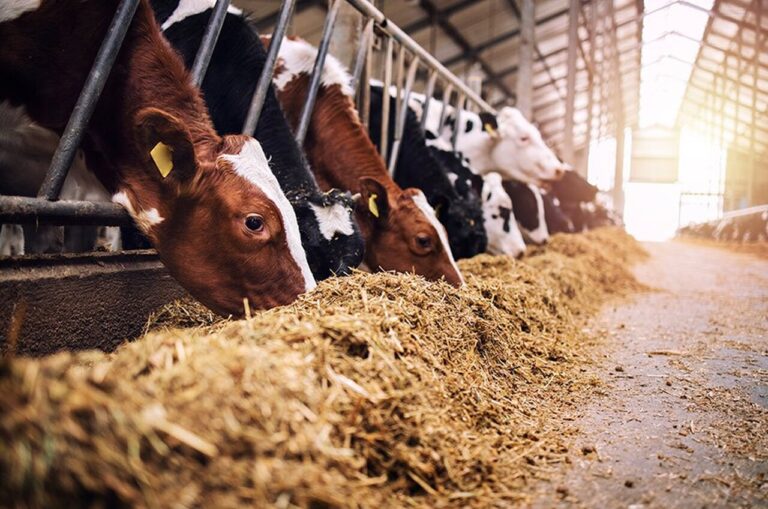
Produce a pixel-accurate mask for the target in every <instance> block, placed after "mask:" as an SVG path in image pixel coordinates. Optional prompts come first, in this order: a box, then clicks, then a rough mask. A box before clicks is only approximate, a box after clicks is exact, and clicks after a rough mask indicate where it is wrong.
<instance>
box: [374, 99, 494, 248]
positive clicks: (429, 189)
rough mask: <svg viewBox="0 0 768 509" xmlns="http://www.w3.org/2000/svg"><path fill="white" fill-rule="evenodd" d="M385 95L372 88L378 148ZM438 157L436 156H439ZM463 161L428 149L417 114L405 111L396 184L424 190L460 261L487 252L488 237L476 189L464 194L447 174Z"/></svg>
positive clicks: (392, 129)
mask: <svg viewBox="0 0 768 509" xmlns="http://www.w3.org/2000/svg"><path fill="white" fill-rule="evenodd" d="M382 99H383V93H382V88H381V87H379V86H375V85H374V86H372V87H371V102H370V122H369V132H370V135H371V138H372V140H373V142H374V143H375V144H376V146H377V148H379V150H380V147H379V146H378V145H379V143H380V141H381V106H382ZM390 100H391V104H390V119H389V136H388V141H389V150H390V153H391V149H392V144H393V138H394V133H395V102H394V97H390ZM436 155H437V157H436ZM454 165H458V166H460V165H461V162H460V161H459V160H458V159H457V158H456V157H455V156H454V155H453V154H450V157H443V155H441V154H435V153H434V152H433V151H432V150H430V148H429V147H427V144H426V140H425V138H424V135H423V134H422V132H421V126H420V125H419V121H418V120H417V118H416V115H415V114H414V113H413V111H411V110H410V109H407V110H406V118H405V126H404V130H403V137H402V141H401V145H400V152H399V157H398V159H397V166H396V167H395V174H394V179H395V182H396V183H397V184H398V185H399V186H401V187H403V188H409V187H415V188H417V189H421V191H422V192H423V193H424V195H425V196H426V197H427V201H428V202H429V204H430V205H431V206H432V207H434V208H435V211H436V212H437V214H438V218H439V219H440V222H441V223H443V225H444V226H445V229H446V231H447V232H448V241H449V243H450V246H451V252H452V253H453V255H454V256H455V257H456V258H457V259H458V258H469V257H472V256H475V255H476V254H479V253H482V252H485V250H486V246H487V243H488V238H487V236H486V233H485V227H484V224H483V210H482V204H481V202H480V198H479V196H478V195H477V193H475V192H474V190H472V189H471V188H470V189H467V192H466V194H464V195H461V194H459V193H458V192H457V190H456V188H454V186H453V185H452V183H451V181H450V180H449V178H448V175H447V173H448V171H449V169H450V168H452V167H453V166H454Z"/></svg>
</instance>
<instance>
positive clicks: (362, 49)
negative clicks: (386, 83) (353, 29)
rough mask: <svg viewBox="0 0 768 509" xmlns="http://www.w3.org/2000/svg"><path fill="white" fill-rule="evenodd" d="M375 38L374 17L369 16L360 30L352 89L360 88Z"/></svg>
mask: <svg viewBox="0 0 768 509" xmlns="http://www.w3.org/2000/svg"><path fill="white" fill-rule="evenodd" d="M372 38H373V18H368V20H367V21H366V22H365V27H363V31H362V32H360V41H359V42H358V47H357V54H356V55H355V67H354V70H353V71H352V90H358V88H357V87H358V85H359V84H360V78H361V77H362V75H363V70H364V69H365V64H366V62H367V61H368V48H369V47H370V45H371V39H372Z"/></svg>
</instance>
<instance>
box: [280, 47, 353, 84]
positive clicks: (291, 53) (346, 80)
mask: <svg viewBox="0 0 768 509" xmlns="http://www.w3.org/2000/svg"><path fill="white" fill-rule="evenodd" d="M316 58H317V48H315V47H314V46H312V45H311V44H309V43H308V42H307V41H304V40H298V41H293V40H291V39H288V38H285V39H283V43H282V44H281V45H280V53H279V55H278V66H279V67H280V72H278V73H276V74H275V77H274V78H273V80H272V82H273V83H274V85H275V86H276V87H277V89H278V90H283V89H284V88H285V86H286V85H288V83H290V82H291V81H293V80H294V78H296V77H297V76H300V75H301V74H307V75H309V74H310V73H311V72H312V67H313V66H314V65H315V59H316ZM320 84H321V85H322V86H323V87H330V86H332V85H339V87H340V88H341V92H342V93H343V94H344V95H346V96H348V97H352V96H354V95H355V91H354V90H353V89H352V77H351V76H350V74H349V72H347V70H346V69H345V68H344V66H343V65H342V64H341V62H339V61H338V60H336V58H334V57H333V56H332V55H328V56H327V57H326V58H325V65H323V74H322V76H321V77H320Z"/></svg>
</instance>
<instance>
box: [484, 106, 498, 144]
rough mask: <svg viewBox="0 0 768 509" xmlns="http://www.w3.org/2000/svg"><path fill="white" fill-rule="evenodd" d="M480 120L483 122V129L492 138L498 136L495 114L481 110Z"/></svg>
mask: <svg viewBox="0 0 768 509" xmlns="http://www.w3.org/2000/svg"><path fill="white" fill-rule="evenodd" d="M479 116H480V122H482V123H483V131H485V132H487V133H488V134H490V135H491V137H492V138H496V137H498V129H499V123H498V121H497V120H496V115H494V114H493V113H488V112H487V111H482V112H480V114H479Z"/></svg>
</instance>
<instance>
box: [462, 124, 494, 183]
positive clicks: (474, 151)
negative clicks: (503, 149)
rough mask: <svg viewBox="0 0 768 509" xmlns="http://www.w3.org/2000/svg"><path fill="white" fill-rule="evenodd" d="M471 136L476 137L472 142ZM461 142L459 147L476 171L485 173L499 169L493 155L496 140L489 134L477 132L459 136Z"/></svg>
mask: <svg viewBox="0 0 768 509" xmlns="http://www.w3.org/2000/svg"><path fill="white" fill-rule="evenodd" d="M470 136H472V138H474V139H473V140H472V141H471V142H470V140H469V138H470ZM459 144H460V147H459V149H460V150H461V152H462V153H463V154H464V156H465V157H466V158H467V159H469V162H470V164H471V165H472V168H473V169H474V170H475V171H476V172H478V173H481V174H485V173H488V172H490V171H496V170H497V169H498V168H497V167H496V164H495V163H494V162H493V157H492V156H491V153H492V152H493V145H494V141H493V139H492V138H491V137H490V136H489V135H488V134H486V133H476V134H465V135H462V136H459Z"/></svg>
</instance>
